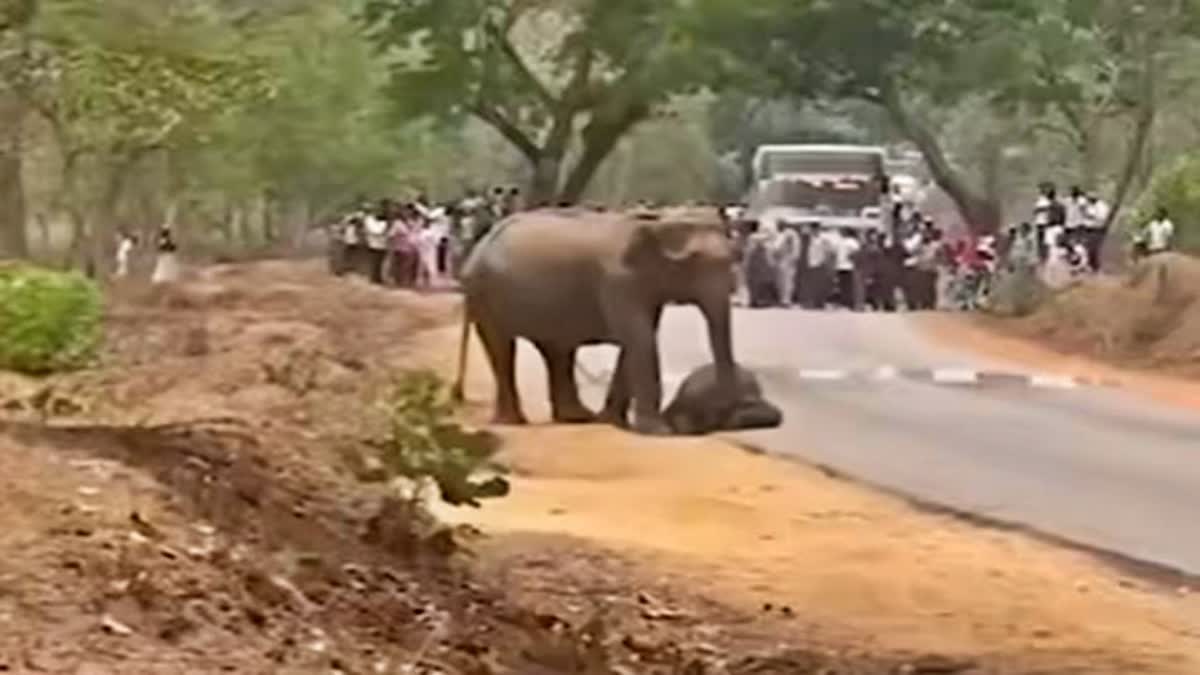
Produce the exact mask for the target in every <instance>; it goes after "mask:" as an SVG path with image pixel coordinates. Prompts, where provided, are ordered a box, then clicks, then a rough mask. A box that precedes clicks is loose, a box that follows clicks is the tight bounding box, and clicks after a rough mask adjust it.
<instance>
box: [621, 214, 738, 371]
mask: <svg viewBox="0 0 1200 675" xmlns="http://www.w3.org/2000/svg"><path fill="white" fill-rule="evenodd" d="M734 259H735V258H734V249H733V242H732V241H731V240H730V238H729V236H728V234H727V232H726V228H725V225H724V223H722V221H721V219H720V218H719V217H718V214H717V213H716V212H715V211H714V212H706V211H702V210H699V209H677V210H668V211H665V212H663V213H661V214H659V215H657V216H656V217H653V218H649V217H644V216H643V217H641V218H639V219H638V224H637V227H636V230H635V231H634V234H633V237H632V238H631V241H630V245H629V249H628V252H627V257H626V262H627V264H629V266H630V267H631V268H632V269H633V270H634V272H635V274H637V276H638V278H639V280H640V283H641V286H642V288H643V289H645V291H646V292H647V293H650V294H652V295H653V299H654V300H656V301H658V302H661V303H677V304H694V305H696V306H697V307H699V308H700V311H701V313H703V314H704V318H705V320H706V321H707V323H708V334H709V341H710V344H711V346H712V352H713V361H714V362H715V363H716V366H717V370H718V378H719V379H720V381H721V382H722V383H723V384H724V385H725V387H722V388H723V389H724V388H726V387H727V388H728V389H729V390H733V389H734V388H735V387H734V373H733V366H734V363H733V337H732V334H731V327H730V312H731V301H732V295H733V291H734V283H735V282H734V277H733V264H734Z"/></svg>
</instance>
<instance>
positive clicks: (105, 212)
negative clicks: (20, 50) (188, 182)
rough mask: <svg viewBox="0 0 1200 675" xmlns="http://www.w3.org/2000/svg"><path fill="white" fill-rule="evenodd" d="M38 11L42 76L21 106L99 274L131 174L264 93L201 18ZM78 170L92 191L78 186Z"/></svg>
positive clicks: (212, 23) (117, 10)
mask: <svg viewBox="0 0 1200 675" xmlns="http://www.w3.org/2000/svg"><path fill="white" fill-rule="evenodd" d="M40 9H41V12H40V16H39V17H38V23H37V25H36V37H37V40H38V41H39V46H40V47H41V48H42V49H41V51H40V63H41V70H42V72H44V73H45V76H44V77H43V78H42V79H41V80H40V81H38V82H37V83H36V86H31V87H29V91H28V93H27V96H28V103H29V105H31V106H32V107H33V108H34V109H36V110H37V111H38V112H39V113H40V114H41V116H42V117H43V118H44V119H45V120H46V121H47V122H48V123H49V125H50V127H51V128H52V129H53V132H54V135H55V137H56V139H57V142H58V145H59V149H60V152H61V154H62V167H63V169H62V173H63V175H62V195H63V197H62V199H63V202H64V204H65V206H66V208H67V209H68V210H69V211H70V212H71V213H72V214H73V220H74V221H75V222H74V224H75V227H76V230H77V234H80V235H84V234H85V235H86V238H87V240H88V242H89V244H90V245H89V246H88V250H87V255H86V257H87V258H88V259H89V260H90V266H91V267H93V268H94V269H99V270H104V269H106V267H107V264H108V261H109V258H110V255H109V253H110V249H111V248H112V246H113V245H114V239H115V230H116V220H117V217H118V212H117V209H118V204H119V202H120V199H121V196H122V194H123V193H124V191H125V189H126V183H127V181H128V179H129V177H130V175H131V172H132V171H133V170H134V168H135V167H136V166H137V165H138V164H139V163H140V162H142V161H143V160H144V159H146V158H147V157H148V156H150V155H152V154H154V153H164V152H166V151H168V150H169V149H171V148H172V147H175V146H176V145H177V144H178V143H179V142H180V141H181V139H182V138H184V137H186V136H187V135H188V134H192V133H195V132H196V131H197V130H198V129H200V128H201V127H204V126H206V125H208V124H210V123H212V122H213V121H214V120H218V119H220V118H222V117H225V116H228V115H230V114H232V113H233V112H234V111H236V110H237V109H238V108H239V106H241V105H244V104H245V102H247V101H249V100H257V99H258V98H260V97H263V96H266V95H268V94H269V91H270V82H269V79H268V78H267V77H266V75H265V72H264V70H263V68H262V67H261V65H260V64H258V63H256V62H255V61H254V60H253V59H251V58H247V57H244V56H241V55H240V54H241V53H242V50H240V49H239V46H240V44H239V40H240V38H241V37H242V36H240V35H239V34H238V33H236V32H235V31H232V30H229V29H228V26H227V24H225V23H223V20H224V17H223V16H221V15H220V14H217V13H213V12H212V11H211V8H210V7H206V6H203V5H185V4H183V3H180V4H178V5H177V6H175V7H172V8H170V9H172V10H174V11H164V8H162V7H147V6H146V5H144V4H143V3H140V2H138V1H137V0H117V1H115V2H107V3H105V4H104V6H103V7H102V8H101V7H99V6H97V5H95V4H94V3H91V2H88V1H87V0H47V1H46V2H44V4H43V5H42V6H41V8H40ZM84 169H87V171H86V174H87V175H89V176H98V177H99V181H95V180H93V181H92V182H91V184H88V183H86V182H85V181H84V180H83V178H84V174H85V171H84ZM89 188H90V189H89ZM80 243H82V242H80Z"/></svg>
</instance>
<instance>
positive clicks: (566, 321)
mask: <svg viewBox="0 0 1200 675" xmlns="http://www.w3.org/2000/svg"><path fill="white" fill-rule="evenodd" d="M732 261H733V248H732V244H731V242H730V241H729V238H728V236H727V235H726V233H725V230H724V227H723V226H722V224H721V223H720V220H719V219H718V218H717V216H716V214H709V213H707V212H701V211H698V210H695V209H679V210H675V211H666V212H663V213H661V214H659V215H648V214H622V213H599V212H595V211H586V210H582V209H545V210H537V211H529V212H525V213H520V214H517V215H515V216H512V217H510V218H508V219H506V220H504V221H502V222H501V223H499V224H498V225H497V226H496V228H495V229H494V230H493V231H492V232H490V233H489V234H488V236H487V237H485V238H484V239H483V240H481V241H480V243H479V245H478V246H477V247H476V248H475V250H474V251H473V252H472V253H471V256H470V257H469V258H468V260H467V262H466V264H465V266H464V268H463V273H462V287H463V292H464V295H465V298H466V300H465V313H464V321H463V332H462V342H461V344H460V350H459V374H458V379H457V382H456V384H455V387H454V391H455V395H456V396H457V397H459V398H460V399H461V396H462V388H463V381H464V379H465V371H466V361H467V359H466V353H467V340H468V335H469V330H470V326H471V325H472V324H474V325H475V327H476V332H477V333H478V335H479V338H480V340H481V341H482V342H483V345H484V347H485V349H486V350H487V355H488V360H489V361H490V362H491V366H492V372H493V374H494V375H495V378H496V407H495V416H494V421H495V422H496V423H499V424H524V423H525V422H526V419H525V416H524V413H523V412H522V410H521V402H520V397H519V394H518V392H517V387H516V376H515V370H514V369H515V357H516V339H517V338H526V339H528V340H529V341H530V342H532V343H533V344H534V346H535V347H536V348H537V349H538V351H539V352H540V353H541V355H542V358H543V359H544V360H545V362H546V370H547V372H548V374H549V380H550V403H551V408H552V410H553V417H554V420H555V421H556V422H560V423H587V422H592V421H594V420H595V419H596V417H595V415H594V414H593V413H592V411H590V410H588V409H587V408H586V407H584V405H583V403H582V402H580V400H579V392H578V389H577V387H576V383H575V357H576V352H577V351H578V349H579V348H580V347H582V346H585V345H596V344H616V345H618V346H619V347H620V348H621V349H620V356H619V357H618V361H617V368H616V372H615V373H614V375H613V381H612V383H611V385H610V387H609V391H608V396H607V400H606V402H605V406H604V410H603V412H602V413H601V419H602V420H603V421H606V422H610V423H614V424H618V425H621V426H624V425H625V424H626V423H627V421H628V420H627V417H628V412H629V407H630V403H631V399H632V403H633V412H634V415H633V418H634V419H633V426H634V428H635V429H636V430H637V431H640V432H642V433H647V434H668V433H670V432H671V429H670V427H669V426H668V425H667V423H666V422H665V421H664V419H663V416H662V412H661V410H660V406H661V401H662V381H661V372H660V367H659V356H658V344H657V338H658V335H657V333H658V324H659V319H660V317H661V315H662V310H663V307H665V306H666V305H668V304H693V305H696V306H697V307H699V309H700V311H701V312H702V313H703V314H704V317H705V319H706V321H707V322H708V332H709V341H710V344H711V348H712V353H713V360H714V363H715V364H716V365H717V368H718V376H719V379H720V380H721V381H722V382H724V383H726V384H728V385H729V386H726V387H718V389H720V390H721V391H728V392H733V391H734V390H735V387H734V386H733V384H734V370H733V369H734V362H733V346H732V337H731V333H730V295H731V293H732V291H733V283H734V280H733V274H732ZM730 398H731V401H730V402H729V403H730V404H732V394H731V396H730ZM715 405H718V406H719V405H721V402H715Z"/></svg>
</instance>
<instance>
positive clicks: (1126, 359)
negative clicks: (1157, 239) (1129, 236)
mask: <svg viewBox="0 0 1200 675" xmlns="http://www.w3.org/2000/svg"><path fill="white" fill-rule="evenodd" d="M1007 323H1008V327H1009V329H1010V330H1011V331H1013V332H1014V333H1015V334H1017V335H1021V336H1025V337H1029V338H1033V339H1036V340H1038V341H1040V342H1043V343H1045V344H1048V345H1050V346H1053V347H1055V348H1056V349H1058V350H1060V351H1063V352H1066V353H1070V354H1079V355H1084V356H1092V357H1097V358H1100V359H1103V360H1106V361H1109V362H1112V363H1115V364H1118V365H1125V366H1134V367H1142V368H1149V369H1155V370H1163V371H1167V370H1169V371H1170V372H1171V373H1172V374H1173V375H1176V376H1181V375H1182V376H1190V377H1200V259H1197V258H1193V257H1190V256H1184V255H1178V254H1164V255H1160V256H1155V257H1153V258H1150V259H1148V260H1146V261H1145V262H1143V263H1141V264H1140V265H1138V266H1137V267H1136V268H1134V269H1133V270H1132V271H1131V272H1130V273H1129V274H1127V275H1126V276H1122V277H1100V278H1097V279H1090V280H1087V281H1084V282H1082V283H1080V284H1079V285H1077V286H1074V287H1072V288H1069V289H1067V290H1066V291H1064V292H1062V293H1060V294H1059V295H1057V296H1056V297H1054V298H1052V299H1051V300H1050V301H1048V302H1047V303H1046V304H1045V305H1044V306H1043V307H1041V308H1040V309H1039V310H1038V311H1037V312H1035V313H1034V314H1033V315H1032V316H1030V317H1027V318H1024V319H1020V320H1016V321H1011V322H1007Z"/></svg>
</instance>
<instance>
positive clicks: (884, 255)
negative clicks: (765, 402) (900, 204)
mask: <svg viewBox="0 0 1200 675" xmlns="http://www.w3.org/2000/svg"><path fill="white" fill-rule="evenodd" d="M894 222H895V224H894V226H893V227H892V228H891V231H886V232H885V231H883V230H879V229H868V230H862V231H860V230H858V229H855V228H850V227H845V228H836V227H829V226H823V225H809V226H808V227H805V228H797V227H793V226H791V225H789V224H787V223H777V222H762V223H758V222H749V223H744V224H743V226H742V227H739V228H737V230H736V231H735V242H736V243H737V249H738V251H739V252H740V260H741V265H740V269H739V271H740V275H739V276H740V281H741V283H740V284H739V286H740V287H741V289H742V293H741V294H742V295H743V298H742V301H743V302H745V303H746V304H748V305H749V306H751V307H772V306H783V307H790V306H799V307H805V308H808V309H827V308H844V309H850V310H863V309H869V310H874V311H882V312H893V311H896V310H898V309H901V308H907V309H936V308H938V307H940V306H942V305H943V304H944V303H946V302H950V303H953V304H955V305H958V306H963V307H973V306H974V305H975V304H976V303H977V302H978V299H979V298H980V297H981V296H982V295H983V293H984V284H985V283H986V280H987V279H988V278H989V277H990V274H991V271H992V269H993V266H994V263H995V260H996V254H995V250H994V246H995V239H994V238H993V237H983V238H979V239H977V240H972V239H965V238H964V239H959V240H956V241H948V240H947V238H946V237H945V235H944V233H943V231H942V230H941V229H940V228H938V227H937V225H936V223H935V222H934V221H933V220H932V219H931V218H928V217H926V216H924V215H922V214H921V213H920V212H918V211H916V210H912V209H908V210H898V213H897V214H896V219H895V221H894Z"/></svg>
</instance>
